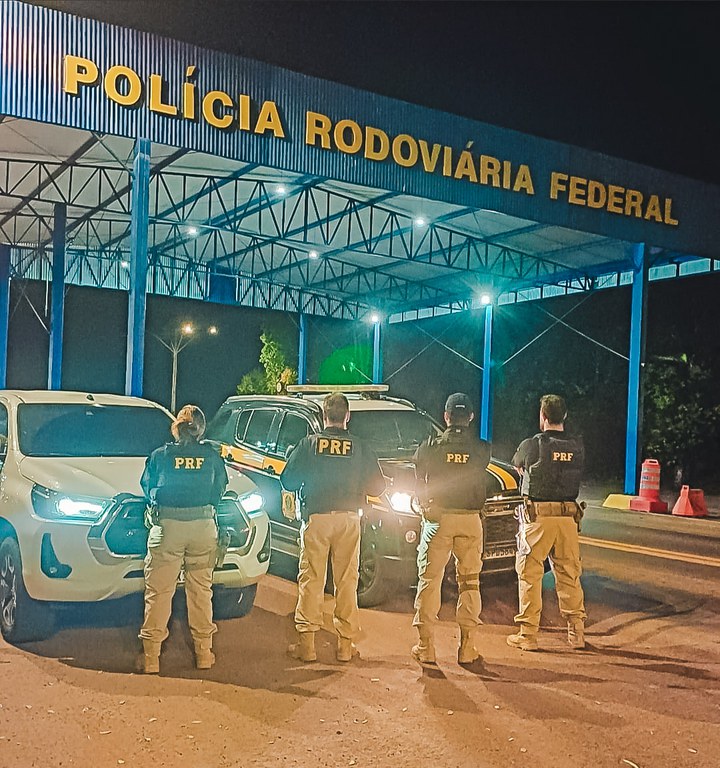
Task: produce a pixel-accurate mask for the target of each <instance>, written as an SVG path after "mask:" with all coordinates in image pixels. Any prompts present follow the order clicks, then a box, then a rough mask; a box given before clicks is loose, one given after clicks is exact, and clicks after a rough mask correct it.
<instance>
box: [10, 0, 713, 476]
mask: <svg viewBox="0 0 720 768" xmlns="http://www.w3.org/2000/svg"><path fill="white" fill-rule="evenodd" d="M0 63H1V66H2V70H1V71H0V310H2V306H3V302H5V303H7V294H8V285H9V281H10V280H12V279H13V278H34V279H39V280H46V281H49V282H51V283H52V287H53V302H52V312H53V316H52V320H53V323H52V328H51V345H50V350H51V352H50V354H51V366H50V368H51V370H50V381H49V386H51V387H53V386H59V381H60V374H59V371H60V366H61V361H62V312H63V301H64V300H63V286H64V285H65V284H66V283H71V284H79V285H91V286H95V287H102V288H111V289H120V290H125V291H129V293H130V310H129V318H128V358H127V359H128V373H127V381H128V384H127V390H128V392H131V393H137V394H139V393H140V392H141V391H142V348H143V344H142V342H143V338H144V322H145V320H144V314H145V296H146V295H147V293H158V294H164V295H168V296H173V297H179V298H183V297H184V298H193V299H202V300H207V301H215V302H222V303H230V304H238V305H245V306H253V307H259V308H267V309H277V310H285V311H290V312H297V313H300V315H301V319H302V316H303V315H307V314H315V315H322V316H326V317H335V318H343V319H364V318H369V317H373V316H376V315H377V318H378V319H379V320H382V321H383V322H384V321H386V320H389V321H390V322H401V321H403V320H408V319H418V318H422V317H430V316H433V315H437V314H444V313H447V312H452V311H460V310H464V309H468V308H471V307H475V306H478V305H479V304H480V303H481V298H480V297H481V295H483V294H485V295H486V296H488V297H491V298H490V301H491V302H494V303H507V302H513V301H518V300H527V299H534V298H542V297H544V296H550V295H558V294H561V293H570V292H577V291H587V290H592V289H596V288H599V287H606V286H612V285H619V284H623V283H628V284H629V283H633V286H634V287H633V291H634V293H633V297H634V298H633V318H632V319H633V328H634V330H633V334H634V337H636V339H635V346H634V347H633V344H632V343H631V377H630V378H631V384H630V388H631V390H632V389H633V387H634V388H635V389H637V388H638V387H639V380H634V379H633V373H632V371H633V367H634V368H635V369H637V370H636V374H637V375H636V376H635V379H638V377H639V361H640V356H641V348H642V343H641V337H642V314H643V306H644V288H643V285H644V283H645V282H646V281H647V279H648V278H652V277H658V278H660V277H676V276H680V275H683V274H690V273H694V272H698V271H711V270H715V269H717V267H718V261H717V258H716V257H717V243H718V235H720V232H719V231H718V230H719V226H720V225H719V224H718V222H719V221H720V217H719V216H718V214H720V189H718V188H716V187H712V186H710V185H707V184H703V183H700V182H695V181H692V180H689V179H685V178H681V177H678V176H675V175H671V174H666V173H662V172H660V171H657V170H654V169H651V168H647V167H644V166H639V165H637V164H634V163H628V162H624V161H621V160H617V159H614V158H610V157H607V156H604V155H600V154H597V153H592V152H588V151H585V150H582V149H579V148H577V147H570V146H566V145H562V144H559V143H556V142H551V141H546V140H541V139H537V138H534V137H531V136H526V135H522V134H519V133H517V132H514V131H508V130H503V129H499V128H496V127H494V126H490V125H486V124H484V123H479V122H476V121H472V120H468V119H466V118H462V117H458V116H454V115H448V114H445V113H441V112H437V111H434V110H430V109H426V108H422V107H418V106H414V105H411V104H407V103H405V102H400V101H394V100H391V99H387V98H384V97H380V96H377V95H374V94H371V93H366V92H362V91H356V90H353V89H350V88H347V87H344V86H340V85H337V84H335V83H330V82H326V81H321V80H317V79H314V78H309V77H306V76H303V75H299V74H297V73H293V72H288V71H285V70H281V69H278V68H276V67H271V66H269V65H266V64H262V63H259V62H256V61H251V60H246V59H242V58H239V57H234V56H229V55H226V54H221V53H218V52H214V51H208V50H203V49H199V48H197V47H195V46H191V45H188V44H185V43H180V42H177V41H173V40H167V39H163V38H158V37H154V36H151V35H148V34H145V33H140V32H137V31H134V30H130V29H124V28H119V27H113V26H110V25H107V24H103V23H101V22H97V21H93V20H89V19H83V18H77V17H74V16H70V15H67V14H63V13H60V12H57V11H53V10H49V9H46V8H40V7H37V6H32V5H28V4H25V3H21V2H17V1H16V0H10V2H5V3H2V4H0ZM589 130H591V126H589ZM638 277H639V278H641V279H640V280H638ZM487 301H488V299H487V298H485V299H483V300H482V303H485V302H487ZM489 306H490V307H491V306H492V303H491V304H490V305H489ZM488 311H489V312H490V314H489V315H488V316H486V320H487V319H489V320H491V317H492V316H491V310H488ZM3 318H4V319H3ZM7 322H8V321H7V311H6V310H3V311H0V341H1V342H3V343H4V345H5V347H6V345H7ZM486 325H487V323H486ZM376 326H377V334H376V336H377V338H376V350H377V352H378V354H379V351H380V344H379V326H380V323H379V322H378V323H376ZM300 327H301V330H302V329H304V328H305V325H304V323H302V322H301V324H300ZM489 333H490V329H489V328H486V342H487V344H486V346H487V347H488V349H487V350H486V352H487V358H486V370H489V369H488V367H487V366H488V365H489V364H490V363H491V357H490V354H491V352H490V349H489V347H490V343H489V342H490V338H491V337H490V336H489ZM301 335H302V334H301ZM305 343H306V342H305V339H304V338H302V339H301V349H302V348H303V345H304V344H305ZM0 346H1V345H0ZM5 357H6V355H5V353H4V351H3V349H0V358H1V359H2V366H0V374H1V377H2V379H3V380H4V378H5V367H4V366H5ZM301 367H302V361H301ZM379 372H380V368H377V367H376V378H378V375H379ZM485 379H487V380H488V381H487V391H486V398H484V402H483V407H484V410H487V411H489V410H490V405H491V400H490V388H489V377H488V376H485V377H484V381H483V386H484V387H485V385H486V382H485ZM631 399H632V398H631ZM631 407H632V406H631ZM637 415H638V414H637V403H636V404H635V412H634V414H631V413H629V417H628V424H629V425H630V424H631V422H633V420H634V422H635V426H637ZM489 424H490V421H489V418H486V420H485V426H486V429H487V430H489ZM635 432H637V430H635ZM629 439H630V438H629ZM632 439H634V440H635V443H637V434H634V436H633V437H632ZM633 461H635V465H636V464H637V456H636V455H635V456H634V457H633Z"/></svg>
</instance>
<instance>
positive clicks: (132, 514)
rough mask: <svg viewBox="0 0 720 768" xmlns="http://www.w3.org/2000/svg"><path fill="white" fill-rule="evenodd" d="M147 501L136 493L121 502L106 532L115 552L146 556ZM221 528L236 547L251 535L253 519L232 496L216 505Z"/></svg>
mask: <svg viewBox="0 0 720 768" xmlns="http://www.w3.org/2000/svg"><path fill="white" fill-rule="evenodd" d="M145 506H146V504H145V500H144V499H141V498H139V497H137V496H132V497H129V498H125V499H123V500H121V501H120V502H119V506H118V510H117V512H116V513H115V514H114V515H113V517H112V519H111V522H110V524H109V525H108V526H107V529H106V531H105V545H106V546H107V549H108V550H109V551H110V553H111V554H113V555H121V556H123V555H124V556H128V555H129V556H132V557H144V556H145V554H146V553H147V537H148V530H147V528H146V527H145V523H144V514H145ZM217 519H218V524H219V527H220V529H221V530H228V531H230V544H229V546H230V547H231V548H233V549H235V548H238V549H241V548H243V547H245V546H246V545H247V543H248V539H249V537H250V528H251V527H250V522H249V520H248V518H247V517H246V515H245V512H244V511H243V509H242V507H241V506H240V504H239V503H238V502H237V501H235V500H234V499H232V498H225V499H222V500H221V502H220V504H219V505H218V508H217Z"/></svg>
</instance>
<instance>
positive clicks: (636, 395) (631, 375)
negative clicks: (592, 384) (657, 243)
mask: <svg viewBox="0 0 720 768" xmlns="http://www.w3.org/2000/svg"><path fill="white" fill-rule="evenodd" d="M632 257H633V283H632V305H631V309H630V361H629V363H628V408H627V427H626V437H625V493H627V494H630V495H634V494H635V492H636V490H637V478H638V468H639V464H640V449H641V447H642V366H643V364H644V362H645V321H646V318H647V285H648V265H647V260H646V258H645V245H644V244H642V243H641V244H639V245H635V246H633V254H632Z"/></svg>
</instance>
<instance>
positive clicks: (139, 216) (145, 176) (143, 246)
mask: <svg viewBox="0 0 720 768" xmlns="http://www.w3.org/2000/svg"><path fill="white" fill-rule="evenodd" d="M131 205H132V214H131V216H132V218H131V220H130V241H131V243H130V249H131V250H130V297H129V300H128V340H127V362H126V365H125V394H126V395H135V396H140V395H142V392H143V362H144V353H145V302H146V296H147V272H148V218H149V206H150V141H149V140H148V139H136V140H135V152H134V156H133V170H132V200H131Z"/></svg>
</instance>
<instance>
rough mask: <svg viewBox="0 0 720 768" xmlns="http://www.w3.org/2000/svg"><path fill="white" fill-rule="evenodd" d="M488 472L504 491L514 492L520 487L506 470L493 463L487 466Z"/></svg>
mask: <svg viewBox="0 0 720 768" xmlns="http://www.w3.org/2000/svg"><path fill="white" fill-rule="evenodd" d="M487 470H488V472H489V473H490V474H491V475H492V476H493V477H494V478H495V479H496V480H497V481H498V482H499V483H500V485H502V487H503V490H504V491H513V490H515V489H516V488H517V487H518V484H517V480H516V479H515V478H514V477H513V475H511V474H510V473H509V472H508V471H507V470H506V469H503V468H502V467H499V466H498V465H497V464H493V463H492V462H491V463H490V464H488V466H487Z"/></svg>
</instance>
